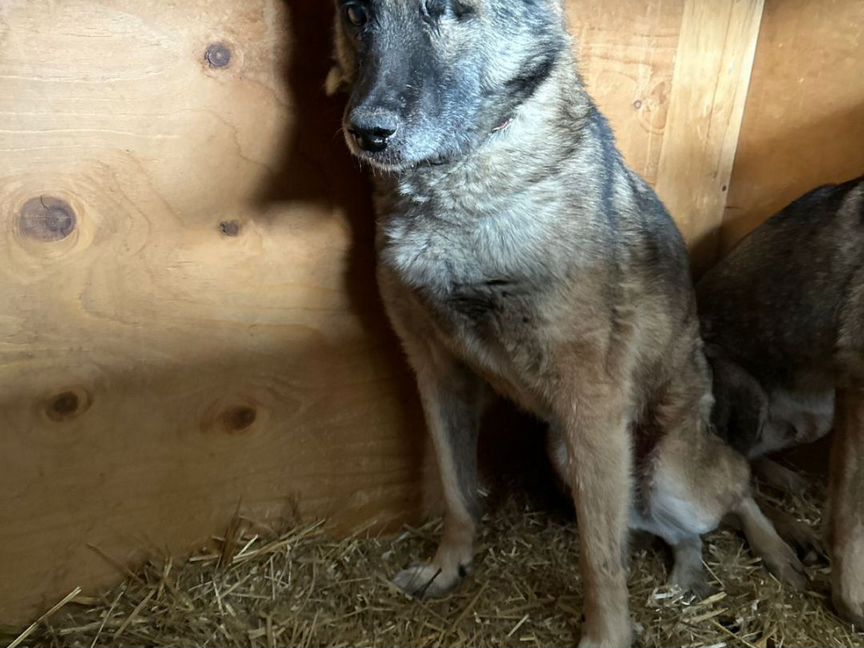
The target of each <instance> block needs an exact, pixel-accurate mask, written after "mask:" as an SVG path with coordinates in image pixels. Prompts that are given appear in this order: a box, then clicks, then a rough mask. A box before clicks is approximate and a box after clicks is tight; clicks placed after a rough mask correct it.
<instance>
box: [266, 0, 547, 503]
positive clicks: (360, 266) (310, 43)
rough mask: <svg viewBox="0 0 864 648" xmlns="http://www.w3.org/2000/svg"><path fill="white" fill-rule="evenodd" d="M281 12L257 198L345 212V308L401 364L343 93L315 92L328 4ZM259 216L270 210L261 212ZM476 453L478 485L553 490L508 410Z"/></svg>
mask: <svg viewBox="0 0 864 648" xmlns="http://www.w3.org/2000/svg"><path fill="white" fill-rule="evenodd" d="M285 9H286V14H285V15H286V20H287V25H286V28H285V30H284V31H285V33H287V34H288V36H289V39H290V49H289V51H288V52H287V56H286V60H285V61H283V70H282V73H283V75H284V79H285V85H286V87H287V88H288V90H289V92H290V95H291V105H292V110H293V113H294V115H295V119H296V122H295V124H294V126H293V127H292V128H290V129H289V130H288V131H287V132H286V133H285V134H284V143H283V145H282V146H281V147H280V149H281V151H282V158H281V159H279V160H277V161H276V162H275V163H274V167H275V169H276V172H275V174H274V175H273V176H272V177H271V179H270V180H269V181H268V182H267V183H266V184H265V185H264V186H262V187H261V188H260V190H259V193H258V197H257V198H258V203H259V205H260V206H261V207H262V208H266V207H268V206H270V205H272V204H274V203H283V202H308V203H314V204H316V205H319V206H322V207H325V208H330V209H336V210H338V211H339V212H341V213H343V214H344V215H345V219H346V222H347V225H348V226H349V227H350V230H351V240H352V245H351V250H350V253H349V258H348V263H347V269H346V274H345V284H346V290H347V293H348V295H349V296H350V300H351V305H352V309H353V310H354V312H355V313H356V314H357V315H358V316H359V317H360V318H361V320H362V323H363V326H364V328H365V329H366V331H367V333H368V334H369V335H370V336H373V337H378V338H379V339H380V336H382V334H383V335H385V336H386V339H385V344H382V345H381V347H380V348H381V351H382V353H387V354H388V355H392V359H393V362H396V363H400V364H403V365H404V364H405V360H404V357H403V356H402V352H401V348H400V346H399V343H398V340H397V339H396V338H395V335H394V334H393V333H392V332H391V329H390V326H389V323H388V322H387V319H386V315H385V313H384V310H383V306H382V304H381V300H380V296H379V294H378V289H377V285H376V281H375V273H374V264H375V253H374V236H375V222H374V212H373V208H372V201H371V194H372V187H371V183H370V182H369V180H368V178H367V176H366V174H365V173H364V172H363V170H362V168H361V167H360V165H359V163H358V162H357V161H356V160H355V159H354V158H353V157H352V156H351V155H350V153H349V152H348V149H347V147H346V146H345V142H344V140H343V136H342V131H341V129H340V127H341V119H342V109H343V106H344V101H345V97H344V96H336V97H327V96H326V95H325V93H324V90H323V86H324V79H325V78H326V76H327V72H328V71H329V69H330V65H331V52H332V49H331V33H332V28H333V7H332V3H331V2H328V1H323V0H286V1H285ZM262 212H263V213H265V214H267V213H272V212H269V211H268V210H266V209H262ZM265 217H267V216H265ZM382 331H383V332H384V333H382ZM409 374H410V370H409V369H408V368H407V367H406V380H405V381H403V382H401V383H400V384H399V385H398V388H399V389H400V390H401V394H400V397H401V402H403V403H406V406H407V407H409V408H411V411H412V412H414V413H416V414H415V416H414V418H415V420H416V421H417V425H416V426H414V427H413V429H411V430H405V438H406V451H407V452H409V453H411V454H412V455H413V457H414V460H415V461H416V465H417V468H418V470H423V469H425V470H428V469H430V468H432V469H434V461H433V460H431V456H430V453H431V447H430V444H429V441H428V439H427V438H426V435H425V431H424V425H423V422H422V414H421V410H420V407H419V399H418V397H417V392H416V387H415V383H414V380H413V376H411V377H410V378H409V377H408V376H409ZM480 455H481V469H482V472H483V474H484V476H485V479H484V480H483V481H484V482H485V483H486V484H487V485H489V486H491V487H493V489H494V490H496V491H499V492H500V491H503V490H506V489H508V488H509V487H510V486H512V485H513V484H514V482H515V483H518V484H519V485H520V487H523V486H524V487H527V489H528V490H529V492H532V493H537V494H540V495H541V496H545V495H546V494H548V493H549V492H551V490H550V489H552V488H553V486H552V484H553V482H552V480H551V474H550V473H549V467H548V464H547V463H546V458H545V446H544V436H543V430H542V429H541V426H540V425H539V424H538V423H537V422H536V421H534V420H532V419H531V418H529V417H527V416H523V415H520V414H519V413H518V412H516V411H515V409H514V408H513V407H512V406H509V405H506V404H502V405H501V406H499V407H495V408H493V410H492V411H491V412H490V415H489V416H488V417H487V423H486V425H485V426H484V432H483V434H482V436H481V444H480ZM429 500H431V501H427V503H426V505H427V508H433V509H435V508H437V502H436V501H435V500H437V494H435V493H433V494H431V495H430V496H429Z"/></svg>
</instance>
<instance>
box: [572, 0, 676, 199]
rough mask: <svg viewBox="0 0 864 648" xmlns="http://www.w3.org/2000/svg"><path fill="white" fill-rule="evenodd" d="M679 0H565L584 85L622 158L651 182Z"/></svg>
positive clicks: (664, 115)
mask: <svg viewBox="0 0 864 648" xmlns="http://www.w3.org/2000/svg"><path fill="white" fill-rule="evenodd" d="M683 6H684V0H649V1H646V2H609V1H608V0H569V2H568V3H567V17H568V21H569V23H570V28H571V31H572V33H573V36H574V38H575V41H576V48H577V52H578V57H579V64H580V69H581V71H582V76H583V77H584V78H585V82H586V84H587V87H588V91H589V92H590V93H591V95H592V96H593V97H594V99H595V100H596V101H597V104H598V106H599V108H600V110H601V111H603V113H604V114H605V115H606V117H607V118H608V119H609V122H610V124H611V125H612V128H613V130H614V131H615V135H616V138H617V140H618V146H619V147H620V149H621V151H622V153H623V154H624V157H625V159H626V160H627V162H628V164H630V166H632V167H633V169H634V170H635V171H636V172H637V173H639V174H640V175H641V176H642V177H644V178H645V179H646V180H647V181H648V182H649V183H651V184H654V182H655V181H656V179H657V166H658V163H659V161H660V151H661V149H662V144H663V140H664V137H665V131H666V125H667V121H668V119H667V117H668V109H669V94H670V92H671V90H672V72H673V69H674V64H675V53H676V51H677V48H678V35H679V31H680V28H681V15H682V11H683Z"/></svg>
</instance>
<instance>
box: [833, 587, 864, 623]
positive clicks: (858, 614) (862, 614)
mask: <svg viewBox="0 0 864 648" xmlns="http://www.w3.org/2000/svg"><path fill="white" fill-rule="evenodd" d="M832 600H833V601H834V609H835V610H836V611H837V614H838V616H840V618H842V619H845V620H846V621H849V622H850V623H852V624H854V625H855V627H856V628H857V629H858V630H864V601H851V600H847V598H845V597H843V596H838V595H836V594H835V595H834V596H833V597H832Z"/></svg>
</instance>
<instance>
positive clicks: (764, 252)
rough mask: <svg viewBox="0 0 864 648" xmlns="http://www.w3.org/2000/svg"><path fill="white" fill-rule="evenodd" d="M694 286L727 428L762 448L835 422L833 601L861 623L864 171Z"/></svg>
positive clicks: (754, 236)
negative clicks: (860, 175) (863, 173)
mask: <svg viewBox="0 0 864 648" xmlns="http://www.w3.org/2000/svg"><path fill="white" fill-rule="evenodd" d="M697 293H698V299H699V312H700V317H701V320H702V332H703V336H704V338H705V342H706V348H707V351H708V357H709V359H710V361H711V364H712V366H713V368H714V390H715V392H714V393H715V397H716V401H717V404H716V407H715V409H714V423H715V426H716V428H717V431H718V433H719V434H720V435H722V436H723V437H725V438H726V439H727V440H728V442H729V443H730V444H731V445H732V446H733V447H735V448H737V449H738V450H739V451H741V452H742V453H744V454H745V455H747V456H748V457H749V458H751V459H759V458H761V457H763V456H764V455H765V454H767V453H770V452H773V451H777V450H781V449H783V448H787V447H790V446H792V445H797V444H800V443H806V442H808V441H813V440H815V439H817V438H819V437H821V436H823V435H825V434H827V433H828V431H829V430H830V429H831V427H832V424H833V425H834V427H835V439H834V441H833V448H832V461H831V468H830V480H831V488H830V491H831V508H832V515H831V522H830V525H829V536H830V537H829V543H828V544H829V549H830V550H831V553H832V559H833V563H834V564H833V569H832V574H833V576H832V579H833V587H834V601H835V605H836V606H837V608H838V610H839V611H840V612H841V613H842V614H844V616H846V617H847V618H849V619H851V620H852V621H854V622H856V623H857V624H858V625H860V626H862V627H864V177H861V178H858V179H857V180H852V181H850V182H847V183H845V184H841V185H837V186H825V187H820V188H819V189H816V190H814V191H812V192H810V193H808V194H806V195H805V196H803V197H801V198H799V199H798V200H796V201H795V202H793V203H792V204H791V205H789V206H788V207H786V208H785V209H784V210H783V211H781V212H780V213H779V214H777V215H776V216H774V217H773V218H771V219H769V220H768V221H767V222H765V223H764V224H763V225H761V226H760V227H758V228H757V229H756V230H755V231H753V232H752V233H751V234H750V235H749V236H748V237H747V238H745V239H744V240H743V241H742V242H741V243H740V244H739V245H738V246H737V247H736V248H735V249H734V250H733V251H732V252H731V253H730V254H729V255H728V256H727V257H726V258H725V259H723V260H722V261H721V262H720V263H719V264H718V265H717V266H715V267H714V268H712V269H711V270H710V271H709V272H708V273H707V274H706V275H705V276H704V277H703V278H702V280H701V281H700V282H699V285H698V287H697ZM835 394H836V395H835ZM835 412H836V416H835ZM769 465H770V464H769ZM779 478H780V480H781V481H782V480H783V475H779ZM775 479H776V473H775Z"/></svg>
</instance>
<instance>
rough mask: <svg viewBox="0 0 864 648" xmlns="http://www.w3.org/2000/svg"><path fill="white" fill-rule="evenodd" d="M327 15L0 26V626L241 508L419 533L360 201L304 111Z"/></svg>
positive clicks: (339, 154)
mask: <svg viewBox="0 0 864 648" xmlns="http://www.w3.org/2000/svg"><path fill="white" fill-rule="evenodd" d="M329 20H330V13H329V7H328V6H326V5H324V4H322V3H318V2H312V1H309V2H304V3H291V4H290V10H286V5H285V4H284V3H282V2H279V1H278V0H249V1H248V2H244V3H237V2H233V1H231V0H208V1H207V2H204V1H199V2H182V3H161V2H139V1H137V0H136V1H131V0H130V1H120V0H113V1H110V2H109V1H104V2H95V1H86V2H85V1H80V2H73V1H69V2H47V1H42V0H32V1H28V2H4V3H2V8H0V258H2V259H3V262H2V263H0V303H2V304H3V307H2V309H0V456H2V457H3V458H4V459H5V461H4V464H5V465H4V470H3V471H2V472H0V520H2V524H0V574H2V578H0V621H3V622H16V621H23V620H24V618H25V617H26V616H29V615H30V614H32V613H33V612H34V610H35V609H36V608H37V607H39V606H41V605H42V604H43V603H44V602H46V601H50V600H51V598H53V597H55V596H56V595H57V593H59V592H66V591H69V590H71V589H72V587H74V586H76V585H84V586H87V587H89V586H92V585H95V584H99V583H103V582H105V581H106V579H113V578H115V577H116V576H117V574H116V572H115V570H114V568H113V567H111V566H110V565H109V564H108V562H106V560H105V559H103V558H101V557H100V556H99V555H98V553H97V552H96V551H94V550H92V549H90V548H88V545H92V546H94V547H96V548H98V550H99V551H100V552H103V553H104V554H107V555H108V556H111V557H112V558H113V559H114V560H116V561H117V562H119V563H122V564H125V563H127V562H129V561H134V560H136V559H138V558H140V557H141V556H142V555H143V553H144V552H153V551H155V552H163V551H166V550H167V551H172V552H178V553H183V552H187V551H189V550H190V549H192V548H194V547H195V546H197V545H198V544H199V543H201V542H203V541H205V540H207V538H208V537H209V536H210V535H211V534H214V533H219V532H220V531H222V530H223V529H224V528H225V527H226V525H227V522H228V521H229V519H230V517H231V516H232V515H233V514H234V513H235V512H236V511H238V510H239V511H240V512H241V513H242V514H244V515H247V516H249V517H251V518H253V519H255V520H258V521H260V522H262V523H273V524H275V523H278V522H279V521H280V520H282V519H290V518H293V517H294V516H297V515H299V516H300V517H319V516H326V517H329V518H332V519H333V521H334V522H335V523H337V524H339V525H340V526H341V528H350V527H353V526H355V525H357V524H361V523H369V522H371V523H373V524H375V525H377V526H378V527H379V528H380V527H386V525H387V524H388V523H394V522H395V521H399V522H401V521H402V520H404V519H406V518H410V517H411V516H412V515H416V513H417V511H418V510H419V506H418V503H419V498H420V492H421V489H420V478H419V476H418V470H419V467H420V462H421V456H420V455H421V451H422V447H423V443H422V441H419V439H422V436H421V435H422V434H423V431H422V426H420V425H419V424H418V420H419V419H418V416H417V408H416V402H415V397H414V389H413V381H412V378H411V375H410V373H409V372H408V370H407V369H406V367H405V365H404V364H403V363H402V361H401V357H400V352H399V350H398V345H397V344H396V343H395V341H394V339H393V337H392V336H391V335H390V333H389V328H388V326H387V324H386V322H385V321H384V318H383V316H382V315H381V309H380V308H379V304H378V297H377V290H376V287H375V282H374V278H373V271H372V257H371V235H372V219H371V211H370V207H369V200H368V198H367V196H368V187H367V186H366V183H365V181H364V180H363V178H362V176H361V175H360V174H359V173H358V172H357V170H356V166H355V165H354V164H353V162H352V161H351V160H350V159H348V156H347V154H346V153H345V151H344V144H343V143H342V142H341V140H340V138H339V137H338V136H337V133H336V128H337V126H338V121H339V112H340V108H339V105H338V101H336V102H328V101H326V100H325V99H324V98H323V97H322V93H321V92H320V85H321V80H322V79H323V78H324V74H325V73H326V69H327V61H328V52H329V50H328V43H327V38H328V36H327V33H328V32H327V29H328V26H329ZM214 44H217V45H218V46H219V47H220V48H221V49H220V50H218V51H216V53H215V54H216V55H215V56H211V57H210V58H212V59H213V60H208V56H207V52H208V49H209V48H211V47H212V46H213V45H214ZM209 51H210V53H211V55H212V54H213V53H214V50H212V49H209ZM226 59H229V60H228V62H227V64H225V62H226ZM214 62H215V65H214ZM301 124H302V127H301V126H300V125H301ZM34 199H35V202H33V201H34ZM28 203H29V206H28ZM61 203H62V204H64V205H67V206H68V211H69V212H70V213H72V214H73V215H74V225H71V223H72V221H70V220H69V219H68V218H66V219H65V220H64V217H63V215H62V210H61V211H58V208H57V207H56V206H57V205H58V204H61ZM52 210H53V211H52ZM70 227H71V229H70Z"/></svg>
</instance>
